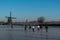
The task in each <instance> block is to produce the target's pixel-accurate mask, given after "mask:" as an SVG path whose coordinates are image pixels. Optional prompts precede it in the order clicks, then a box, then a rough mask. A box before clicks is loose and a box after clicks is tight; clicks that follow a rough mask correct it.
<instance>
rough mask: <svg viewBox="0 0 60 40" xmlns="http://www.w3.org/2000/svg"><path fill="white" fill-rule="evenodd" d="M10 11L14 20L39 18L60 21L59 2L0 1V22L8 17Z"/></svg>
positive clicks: (33, 0) (58, 0)
mask: <svg viewBox="0 0 60 40" xmlns="http://www.w3.org/2000/svg"><path fill="white" fill-rule="evenodd" d="M10 11H11V12H12V16H13V17H16V18H17V19H16V20H23V21H24V18H27V19H29V18H30V19H29V20H34V19H36V18H38V17H41V16H43V17H45V18H46V20H50V21H53V20H60V0H0V20H3V19H5V16H9V13H10Z"/></svg>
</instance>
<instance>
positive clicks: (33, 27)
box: [25, 25, 48, 32]
mask: <svg viewBox="0 0 60 40" xmlns="http://www.w3.org/2000/svg"><path fill="white" fill-rule="evenodd" d="M42 27H43V26H37V30H38V31H39V30H40V29H42ZM29 29H32V31H33V32H35V26H29ZM45 29H46V32H48V26H45ZM25 30H27V25H25Z"/></svg>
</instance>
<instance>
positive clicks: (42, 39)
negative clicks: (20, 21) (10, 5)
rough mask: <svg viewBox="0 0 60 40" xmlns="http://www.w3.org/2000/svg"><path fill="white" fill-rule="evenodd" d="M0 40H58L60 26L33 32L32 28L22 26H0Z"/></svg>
mask: <svg viewBox="0 0 60 40" xmlns="http://www.w3.org/2000/svg"><path fill="white" fill-rule="evenodd" d="M0 40H60V27H49V28H48V32H47V33H46V32H45V28H43V29H42V30H39V31H37V28H35V32H33V31H32V30H27V31H25V30H24V26H23V27H22V26H14V28H13V29H11V28H10V26H2V25H1V26H0Z"/></svg>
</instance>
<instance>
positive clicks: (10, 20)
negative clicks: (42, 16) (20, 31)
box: [6, 11, 16, 28]
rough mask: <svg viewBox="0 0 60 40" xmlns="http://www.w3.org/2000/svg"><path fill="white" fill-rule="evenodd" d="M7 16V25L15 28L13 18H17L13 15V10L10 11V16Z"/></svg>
mask: <svg viewBox="0 0 60 40" xmlns="http://www.w3.org/2000/svg"><path fill="white" fill-rule="evenodd" d="M6 18H8V21H7V25H11V28H13V27H12V19H16V18H15V17H12V16H11V11H10V16H9V17H7V16H6Z"/></svg>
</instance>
